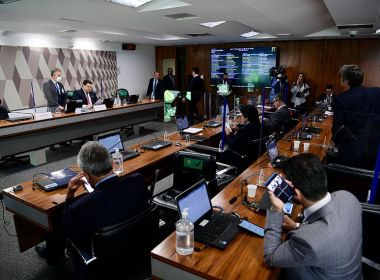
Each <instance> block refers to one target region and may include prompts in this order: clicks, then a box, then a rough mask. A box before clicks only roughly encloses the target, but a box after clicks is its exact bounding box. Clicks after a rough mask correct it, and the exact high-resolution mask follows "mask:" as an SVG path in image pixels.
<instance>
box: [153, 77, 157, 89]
mask: <svg viewBox="0 0 380 280" xmlns="http://www.w3.org/2000/svg"><path fill="white" fill-rule="evenodd" d="M156 85H157V80H156V79H154V81H153V92H156Z"/></svg>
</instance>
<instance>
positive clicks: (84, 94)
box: [72, 80, 98, 108]
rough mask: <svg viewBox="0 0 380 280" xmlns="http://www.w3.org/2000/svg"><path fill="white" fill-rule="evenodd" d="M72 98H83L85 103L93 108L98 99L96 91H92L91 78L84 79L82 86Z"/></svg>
mask: <svg viewBox="0 0 380 280" xmlns="http://www.w3.org/2000/svg"><path fill="white" fill-rule="evenodd" d="M72 99H74V100H82V101H83V104H84V105H87V106H88V108H92V107H93V106H94V104H95V103H96V101H98V97H97V96H96V93H95V92H93V91H92V82H91V81H90V80H84V81H83V84H82V88H80V89H78V90H76V91H75V92H74V94H73V97H72Z"/></svg>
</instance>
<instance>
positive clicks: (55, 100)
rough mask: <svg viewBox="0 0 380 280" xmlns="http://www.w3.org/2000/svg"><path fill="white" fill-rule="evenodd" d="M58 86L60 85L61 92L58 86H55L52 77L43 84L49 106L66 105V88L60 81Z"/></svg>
mask: <svg viewBox="0 0 380 280" xmlns="http://www.w3.org/2000/svg"><path fill="white" fill-rule="evenodd" d="M58 86H59V93H57V88H56V87H55V83H54V82H53V81H52V80H51V79H50V80H49V81H47V82H46V83H44V84H43V86H42V89H43V92H44V96H45V99H46V101H47V106H48V107H53V106H62V107H64V106H65V104H66V98H67V96H66V92H65V88H64V87H63V85H62V84H61V83H58Z"/></svg>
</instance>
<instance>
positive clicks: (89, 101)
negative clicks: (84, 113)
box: [86, 93, 92, 105]
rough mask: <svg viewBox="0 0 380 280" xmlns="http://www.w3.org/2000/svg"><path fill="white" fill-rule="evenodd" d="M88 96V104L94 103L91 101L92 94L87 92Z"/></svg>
mask: <svg viewBox="0 0 380 280" xmlns="http://www.w3.org/2000/svg"><path fill="white" fill-rule="evenodd" d="M86 97H87V105H92V101H91V96H90V94H89V93H86Z"/></svg>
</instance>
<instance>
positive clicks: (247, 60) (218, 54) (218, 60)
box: [211, 47, 278, 88]
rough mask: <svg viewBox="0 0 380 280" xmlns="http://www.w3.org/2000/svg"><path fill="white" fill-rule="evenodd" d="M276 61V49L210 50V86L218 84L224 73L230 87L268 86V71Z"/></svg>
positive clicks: (275, 64) (274, 65)
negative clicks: (227, 76)
mask: <svg viewBox="0 0 380 280" xmlns="http://www.w3.org/2000/svg"><path fill="white" fill-rule="evenodd" d="M277 60H278V49H277V47H252V48H212V49H211V86H217V85H218V84H220V82H221V79H222V76H223V73H224V72H227V73H228V74H229V79H230V80H231V85H232V87H243V88H248V87H249V88H253V87H265V86H270V76H269V71H270V69H271V68H272V67H276V66H277Z"/></svg>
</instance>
